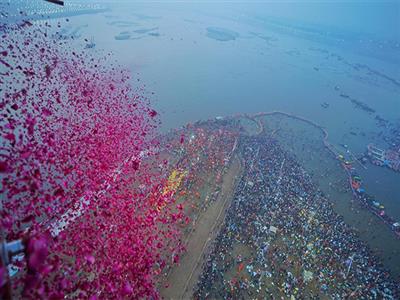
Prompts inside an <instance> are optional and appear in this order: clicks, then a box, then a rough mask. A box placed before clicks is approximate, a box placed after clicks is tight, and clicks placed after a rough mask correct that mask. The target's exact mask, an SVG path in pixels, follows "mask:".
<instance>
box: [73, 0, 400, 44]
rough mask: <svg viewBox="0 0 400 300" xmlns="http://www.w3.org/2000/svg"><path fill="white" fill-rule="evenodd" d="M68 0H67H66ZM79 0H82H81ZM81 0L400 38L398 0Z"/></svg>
mask: <svg viewBox="0 0 400 300" xmlns="http://www.w3.org/2000/svg"><path fill="white" fill-rule="evenodd" d="M67 1H68V0H67ZM75 1H76V0H75ZM78 1H79V0H78ZM81 1H83V0H81ZM84 2H86V3H87V2H100V3H112V4H111V5H113V6H117V5H120V4H121V3H130V4H132V5H134V4H135V3H137V4H139V3H141V4H142V3H147V4H149V3H152V4H150V5H154V6H155V7H157V6H158V5H161V3H164V4H165V3H168V4H169V6H170V8H171V7H173V6H176V7H177V8H180V7H182V6H186V5H189V6H190V5H193V7H194V8H195V7H197V8H201V9H202V10H204V9H206V10H209V11H210V12H212V11H213V10H215V9H216V10H219V11H220V10H221V9H222V10H224V9H226V10H227V11H229V10H230V9H238V11H239V12H244V11H246V12H254V13H257V14H263V15H266V16H274V17H283V18H289V19H293V20H298V21H303V22H308V23H314V24H322V25H328V26H334V27H337V28H339V29H340V28H341V29H346V30H350V31H353V32H362V33H370V34H374V35H379V36H381V37H382V38H385V39H393V40H398V41H400V0H390V1H387V0H374V1H371V0H368V1H365V0H364V1H362V0H348V1H327V0H318V1H316V0H308V1H306V0H297V1H293V0H292V1H285V0H279V1H277V0H273V1H271V0H270V1H266V0H265V1H263V0H261V1H251V0H249V1H236V0H233V1H218V0H213V1H208V0H207V1H196V0H183V1H180V0H173V1H172V0H159V1H151V0H149V1H135V0H115V1H110V0H85V1H84Z"/></svg>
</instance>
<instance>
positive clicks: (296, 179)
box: [194, 135, 400, 299]
mask: <svg viewBox="0 0 400 300" xmlns="http://www.w3.org/2000/svg"><path fill="white" fill-rule="evenodd" d="M238 151H239V154H240V156H241V158H242V160H243V163H244V173H243V175H242V177H241V178H240V179H239V182H238V185H237V188H236V190H235V194H234V198H233V200H232V203H231V205H230V207H229V209H228V210H227V214H226V217H225V220H224V223H223V224H222V227H221V229H220V231H219V233H218V235H217V237H216V239H215V240H214V242H213V245H212V247H211V249H210V250H209V252H208V253H207V254H205V255H206V257H205V260H204V265H203V271H202V275H201V276H200V278H199V280H198V283H197V286H196V288H195V290H194V297H195V298H196V299H206V298H210V299H211V298H218V299H232V298H234V299H238V298H258V297H268V298H280V297H284V298H291V299H320V298H332V299H344V298H351V299H360V298H362V299H381V298H384V299H398V298H399V297H400V286H399V283H397V282H395V281H394V280H393V279H392V278H391V277H390V274H389V273H388V271H387V270H385V269H384V267H383V265H382V264H381V263H380V262H379V261H378V259H377V258H376V257H374V255H373V254H372V253H371V251H370V250H369V248H368V247H367V245H366V244H365V243H363V242H362V241H360V240H359V239H358V238H357V236H356V235H355V233H354V231H353V229H352V228H351V227H350V226H348V225H346V223H344V221H343V218H342V217H341V216H339V215H338V214H336V213H335V212H334V211H333V208H332V204H331V202H329V201H328V200H327V199H326V198H325V197H324V195H323V193H322V192H321V191H320V190H318V188H317V187H316V186H315V185H314V184H313V182H312V179H311V177H310V176H309V175H308V174H307V172H306V171H305V170H304V169H303V168H302V167H301V166H300V165H299V164H298V163H297V161H296V160H295V159H294V158H293V157H292V156H291V155H289V154H288V153H287V152H285V151H283V149H282V148H281V147H280V146H279V144H278V143H277V142H276V141H275V140H273V139H271V138H269V137H267V136H265V135H261V136H253V137H249V136H247V137H242V138H241V141H240V143H239V148H238Z"/></svg>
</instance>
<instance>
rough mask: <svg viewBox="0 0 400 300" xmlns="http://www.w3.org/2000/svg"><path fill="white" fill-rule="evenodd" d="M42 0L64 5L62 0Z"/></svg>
mask: <svg viewBox="0 0 400 300" xmlns="http://www.w3.org/2000/svg"><path fill="white" fill-rule="evenodd" d="M44 1H46V2H50V3H54V4H58V5H62V6H64V1H61V0H44Z"/></svg>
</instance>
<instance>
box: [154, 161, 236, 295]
mask: <svg viewBox="0 0 400 300" xmlns="http://www.w3.org/2000/svg"><path fill="white" fill-rule="evenodd" d="M242 167H243V166H242V164H241V162H240V160H239V158H238V157H237V156H234V157H233V159H232V163H231V164H230V166H229V169H228V171H227V172H226V174H225V175H224V177H223V182H222V188H221V192H220V194H219V196H218V198H217V199H216V201H214V202H212V203H211V204H210V206H209V207H208V208H207V209H206V211H204V212H203V213H202V215H201V216H200V218H199V219H198V221H197V223H196V229H195V230H194V231H193V233H192V235H191V236H190V237H189V240H188V244H187V252H186V253H185V254H184V255H183V256H182V258H181V262H180V264H179V265H178V266H176V267H174V268H173V269H172V271H171V272H170V273H169V275H168V277H167V282H168V283H169V285H170V287H169V288H162V289H161V290H160V293H161V296H162V297H163V298H164V299H190V298H192V294H193V288H194V287H195V285H196V282H197V279H198V277H199V276H200V274H201V271H202V265H203V260H204V258H205V257H204V253H205V252H206V250H207V249H208V247H209V246H210V245H211V243H212V241H213V240H214V238H215V236H216V234H217V232H218V227H219V225H220V224H221V223H222V221H223V220H224V217H225V212H226V209H227V208H228V207H229V204H230V202H231V200H232V196H233V193H234V189H235V185H236V180H235V178H236V175H239V174H241V171H242Z"/></svg>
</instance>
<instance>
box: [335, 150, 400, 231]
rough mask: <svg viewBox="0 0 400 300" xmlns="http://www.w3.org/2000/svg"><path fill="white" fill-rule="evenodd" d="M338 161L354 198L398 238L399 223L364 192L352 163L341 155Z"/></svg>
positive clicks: (379, 203) (381, 205) (382, 206)
mask: <svg viewBox="0 0 400 300" xmlns="http://www.w3.org/2000/svg"><path fill="white" fill-rule="evenodd" d="M338 159H339V160H340V161H341V163H342V166H343V168H344V169H345V170H346V172H347V174H348V176H349V182H350V187H351V189H352V192H353V195H354V197H355V198H356V199H358V200H359V201H360V202H361V204H362V205H363V206H365V207H366V208H368V209H369V210H370V211H371V212H372V213H373V214H375V215H376V216H377V217H379V218H380V219H381V220H382V221H383V222H384V223H385V224H386V225H387V226H388V227H389V228H390V229H391V230H392V231H393V232H394V233H395V234H396V236H397V237H399V238H400V222H398V221H396V220H395V219H393V218H392V217H391V216H389V215H387V214H386V213H385V206H384V205H383V204H382V203H381V202H379V201H378V200H376V199H375V198H374V197H373V196H371V195H370V194H368V193H367V192H366V190H365V188H364V187H363V185H362V179H361V177H360V176H359V175H358V174H357V172H356V169H355V168H354V167H353V165H352V163H351V162H349V161H346V160H345V159H344V157H343V156H342V155H339V157H338Z"/></svg>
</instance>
